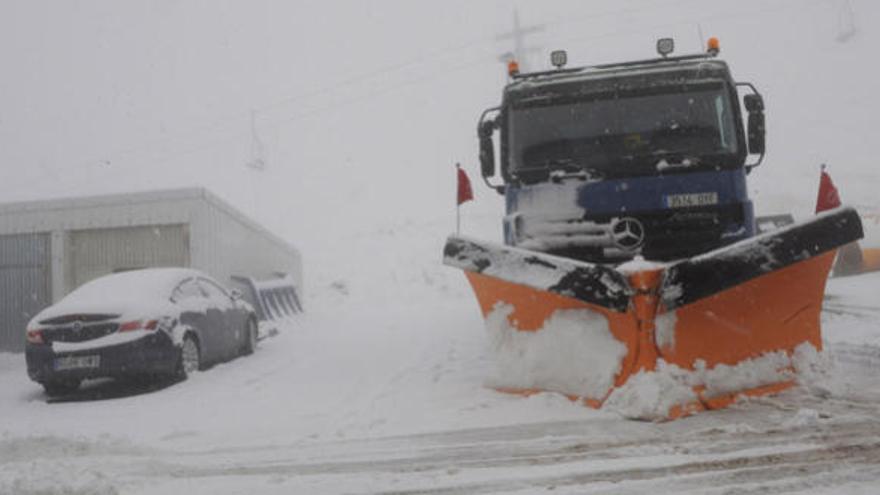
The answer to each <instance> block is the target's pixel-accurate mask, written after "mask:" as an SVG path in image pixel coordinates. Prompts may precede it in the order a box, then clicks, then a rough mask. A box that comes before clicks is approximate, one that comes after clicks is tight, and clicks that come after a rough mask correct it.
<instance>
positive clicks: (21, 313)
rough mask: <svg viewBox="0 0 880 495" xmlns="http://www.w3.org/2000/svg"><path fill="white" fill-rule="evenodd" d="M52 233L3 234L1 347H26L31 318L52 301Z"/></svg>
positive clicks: (0, 244) (0, 246)
mask: <svg viewBox="0 0 880 495" xmlns="http://www.w3.org/2000/svg"><path fill="white" fill-rule="evenodd" d="M49 253H50V251H49V235H48V234H16V235H0V351H14V352H17V351H23V350H24V343H25V339H24V334H25V330H26V328H25V327H26V326H27V323H28V321H30V319H31V318H32V317H33V316H34V315H35V314H37V313H38V312H39V311H40V310H41V309H43V308H45V307H46V306H48V305H49V304H51V295H50V293H49V290H50V289H49V287H50V268H49V256H50V255H49Z"/></svg>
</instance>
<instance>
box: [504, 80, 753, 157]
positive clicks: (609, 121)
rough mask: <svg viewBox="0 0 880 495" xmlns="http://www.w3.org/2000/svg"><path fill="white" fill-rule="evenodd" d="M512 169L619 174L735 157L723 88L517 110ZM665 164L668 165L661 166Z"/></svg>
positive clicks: (513, 116)
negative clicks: (565, 169) (723, 157)
mask: <svg viewBox="0 0 880 495" xmlns="http://www.w3.org/2000/svg"><path fill="white" fill-rule="evenodd" d="M509 122H510V123H509V125H510V128H509V136H510V137H509V139H510V143H511V144H510V148H511V171H512V172H513V173H516V172H518V171H527V170H534V169H546V168H550V169H554V168H560V167H561V168H572V167H576V168H587V169H592V170H598V171H600V172H611V173H620V172H626V171H627V169H630V170H632V169H634V168H637V167H645V166H650V167H653V166H656V165H658V164H660V165H661V166H663V163H669V162H673V161H674V162H681V161H683V160H690V162H692V163H694V164H696V162H697V161H699V158H700V157H705V156H710V155H723V154H732V153H736V151H737V139H736V130H735V127H734V120H733V114H732V111H731V105H730V101H729V97H728V93H727V92H726V91H724V89H723V86H721V85H720V83H719V84H716V85H714V87H705V86H702V87H696V88H689V89H688V90H687V91H681V87H680V86H679V87H677V88H676V89H675V91H672V90H670V91H668V92H662V93H659V94H650V95H638V94H633V95H625V94H620V93H615V94H606V95H600V96H597V97H594V98H591V99H589V100H588V101H580V102H574V103H573V102H571V101H565V102H564V103H563V102H560V103H559V104H549V105H548V104H525V105H515V106H514V109H513V111H512V112H511V118H510V121H509ZM661 160H664V161H665V162H664V161H661Z"/></svg>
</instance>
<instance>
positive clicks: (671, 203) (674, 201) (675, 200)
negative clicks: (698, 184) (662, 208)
mask: <svg viewBox="0 0 880 495" xmlns="http://www.w3.org/2000/svg"><path fill="white" fill-rule="evenodd" d="M717 204H718V193H717V192H705V193H694V194H670V195H669V196H666V206H667V207H668V208H687V207H690V206H706V205H717Z"/></svg>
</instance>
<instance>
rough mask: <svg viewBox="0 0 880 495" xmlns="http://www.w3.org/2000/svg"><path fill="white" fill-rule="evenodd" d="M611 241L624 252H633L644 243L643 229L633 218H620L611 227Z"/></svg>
mask: <svg viewBox="0 0 880 495" xmlns="http://www.w3.org/2000/svg"><path fill="white" fill-rule="evenodd" d="M611 240H613V241H614V244H616V245H617V247H619V248H620V249H623V250H624V251H634V250H636V249H638V248H639V247H641V245H642V243H644V242H645V227H643V226H642V222H639V221H638V220H636V219H635V218H632V217H626V218H621V219H619V220H617V221H616V222H614V224H613V225H611Z"/></svg>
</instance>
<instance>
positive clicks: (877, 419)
mask: <svg viewBox="0 0 880 495" xmlns="http://www.w3.org/2000/svg"><path fill="white" fill-rule="evenodd" d="M388 235H392V234H390V233H389V234H388ZM393 235H399V236H402V237H404V236H406V235H408V234H407V232H406V229H405V228H404V229H402V230H401V231H398V232H397V233H396V234H393ZM375 242H377V243H381V242H382V239H381V236H377V239H376V241H375ZM416 252H421V251H419V250H416ZM424 253H425V254H424V255H425V256H426V257H428V256H433V259H432V260H431V261H430V262H427V261H426V262H424V263H418V264H413V263H409V262H407V263H402V264H400V266H430V267H432V268H426V269H424V270H411V269H408V270H403V269H401V270H400V271H397V270H396V269H391V270H387V271H385V268H382V269H381V270H380V269H379V268H373V269H371V268H369V267H363V266H360V270H361V272H360V273H358V272H357V269H358V267H347V268H346V269H347V270H348V269H349V268H350V269H351V270H350V271H347V272H346V273H350V274H351V278H350V279H346V280H331V279H327V280H319V281H317V282H316V283H318V285H319V286H320V287H323V288H325V289H322V290H324V292H321V293H320V294H317V295H316V296H315V297H313V300H314V302H313V304H312V307H311V308H310V311H309V313H308V314H307V315H305V316H304V317H303V318H302V319H301V320H299V321H297V322H296V324H295V325H293V326H291V327H290V328H287V329H285V331H284V332H282V333H281V335H279V336H278V337H275V338H272V339H268V340H266V341H264V342H263V343H262V346H261V348H260V349H259V350H258V351H257V353H256V354H255V355H254V356H252V357H248V358H244V359H238V360H235V361H232V362H230V363H227V364H224V365H220V366H217V367H215V368H214V369H212V370H210V371H208V372H205V373H197V374H195V376H193V377H192V378H191V379H190V380H188V381H187V382H183V383H179V384H175V385H173V386H170V387H167V388H164V389H162V390H158V391H155V392H152V393H147V394H135V395H128V396H121V397H120V396H115V398H112V399H105V400H87V401H77V402H57V403H47V401H46V398H45V396H44V395H43V394H42V391H41V390H40V388H39V387H38V386H37V385H36V384H33V383H31V382H29V381H28V379H27V377H26V375H25V372H24V363H23V357H22V356H20V355H10V354H4V355H0V494H37V493H40V494H86V493H88V494H116V493H126V494H127V493H133V494H178V493H187V494H188V495H197V494H201V493H205V494H208V493H211V494H214V493H249V494H262V493H267V494H275V493H278V494H281V493H284V494H287V493H309V494H314V493H438V494H445V493H538V492H544V491H546V490H550V489H553V492H552V493H645V492H649V491H650V492H652V493H672V492H699V493H779V492H793V493H810V494H814V493H822V494H825V493H828V494H830V493H856V494H858V493H866V494H867V493H877V490H878V487H880V385H878V384H877V379H876V377H877V376H878V374H880V329H878V323H877V321H878V318H877V317H878V316H880V303H878V302H877V301H876V299H875V297H874V296H873V294H874V292H873V291H874V290H875V288H876V287H877V286H878V284H880V275H864V276H860V277H856V278H850V279H841V280H833V281H832V282H831V283H830V288H829V296H828V299H827V301H826V310H825V312H824V316H823V318H824V332H825V338H826V340H827V345H826V350H827V352H826V356H827V361H828V367H827V370H825V371H826V375H825V377H824V378H823V379H821V380H819V381H817V382H814V383H811V384H810V386H804V387H800V388H797V389H794V390H791V391H789V392H786V393H783V394H781V395H779V396H776V397H773V398H763V399H757V400H752V401H749V402H744V403H740V404H738V405H736V406H735V407H733V408H731V409H728V410H723V411H716V412H710V413H704V414H700V415H697V416H694V417H691V418H686V419H683V420H680V421H675V422H671V423H649V422H636V421H628V420H624V419H621V418H620V417H619V416H617V415H615V414H613V413H610V412H607V411H593V410H590V409H586V408H583V407H580V406H577V405H574V404H572V403H570V402H569V401H567V400H566V399H564V398H561V397H560V396H558V395H555V394H539V395H536V396H533V397H530V398H520V397H514V396H509V395H504V394H499V393H496V392H494V391H492V390H490V389H487V388H486V387H484V386H483V385H482V384H483V382H484V380H485V379H486V377H487V376H489V375H490V372H491V365H492V363H491V360H490V358H489V356H488V348H487V345H488V344H487V339H486V336H485V334H484V332H483V331H482V329H483V323H482V319H481V317H480V315H479V314H478V310H477V307H476V303H475V302H474V301H473V299H472V298H471V295H470V294H469V292H468V289H467V287H466V286H465V285H464V281H463V277H461V275H460V274H459V273H456V272H454V271H451V270H445V269H442V268H441V267H439V265H438V264H437V262H436V256H437V255H436V246H434V245H432V246H430V249H428V247H426V248H425V250H424ZM389 256H391V255H390V254H389ZM419 256H421V255H419ZM403 261H408V260H403ZM417 261H420V260H413V262H414V263H415V262H417ZM435 265H436V268H434V266H435ZM381 266H383V267H388V266H395V265H394V264H393V263H388V264H383V265H381ZM368 281H373V282H375V283H374V284H373V285H370V283H369V282H368ZM379 291H384V292H381V293H378V292H379ZM380 299H384V300H386V301H393V302H394V304H387V303H386V304H378V303H377V301H378V300H380ZM99 385H100V384H99ZM94 395H96V394H94V393H93V394H92V395H90V396H89V397H90V398H91V397H93V396H94Z"/></svg>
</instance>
